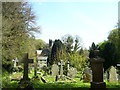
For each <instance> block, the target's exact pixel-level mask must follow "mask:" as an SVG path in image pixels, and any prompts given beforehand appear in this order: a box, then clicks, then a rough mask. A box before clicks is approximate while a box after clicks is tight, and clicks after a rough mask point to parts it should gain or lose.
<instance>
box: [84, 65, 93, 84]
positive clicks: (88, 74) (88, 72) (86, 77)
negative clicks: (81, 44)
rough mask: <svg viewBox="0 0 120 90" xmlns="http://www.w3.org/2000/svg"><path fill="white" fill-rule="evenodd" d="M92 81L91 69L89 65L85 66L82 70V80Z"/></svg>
mask: <svg viewBox="0 0 120 90" xmlns="http://www.w3.org/2000/svg"><path fill="white" fill-rule="evenodd" d="M91 81H92V70H91V69H90V68H89V67H85V69H84V71H83V82H91Z"/></svg>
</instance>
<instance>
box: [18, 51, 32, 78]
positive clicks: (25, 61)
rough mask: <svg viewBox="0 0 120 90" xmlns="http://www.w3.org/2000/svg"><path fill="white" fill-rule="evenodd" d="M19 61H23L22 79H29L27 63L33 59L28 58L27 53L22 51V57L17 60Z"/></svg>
mask: <svg viewBox="0 0 120 90" xmlns="http://www.w3.org/2000/svg"><path fill="white" fill-rule="evenodd" d="M18 62H19V63H24V73H23V79H22V80H29V77H28V63H33V59H28V53H24V57H23V59H20V60H19V61H18Z"/></svg>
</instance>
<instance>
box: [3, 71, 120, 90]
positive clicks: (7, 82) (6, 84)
mask: <svg viewBox="0 0 120 90" xmlns="http://www.w3.org/2000/svg"><path fill="white" fill-rule="evenodd" d="M19 75H21V73H19V74H16V76H15V74H14V75H12V74H11V75H9V76H7V77H6V76H3V88H17V86H18V83H19V81H10V79H9V77H11V76H14V77H18V76H19ZM33 76H34V74H33V73H31V74H29V77H30V78H31V82H32V83H33V86H34V87H35V88H46V89H47V88H48V89H49V88H51V89H53V88H62V89H70V88H76V89H77V88H86V89H88V88H90V83H83V82H82V81H80V78H74V80H75V81H77V82H76V83H67V82H66V83H63V82H59V83H52V82H53V81H55V78H54V77H50V78H45V79H46V80H47V81H48V83H43V82H42V81H41V80H38V79H32V77H33ZM40 77H41V76H40V75H39V78H40ZM106 84H107V88H115V90H119V89H120V83H108V82H106Z"/></svg>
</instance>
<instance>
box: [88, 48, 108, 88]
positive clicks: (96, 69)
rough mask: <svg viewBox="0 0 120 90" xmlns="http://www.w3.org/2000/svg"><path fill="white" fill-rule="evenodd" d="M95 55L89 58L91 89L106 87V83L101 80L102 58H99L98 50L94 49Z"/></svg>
mask: <svg viewBox="0 0 120 90" xmlns="http://www.w3.org/2000/svg"><path fill="white" fill-rule="evenodd" d="M94 54H95V57H92V58H91V59H90V62H91V69H92V82H91V89H93V88H102V89H105V88H106V83H105V82H103V62H104V59H102V58H100V57H99V56H98V55H99V50H94Z"/></svg>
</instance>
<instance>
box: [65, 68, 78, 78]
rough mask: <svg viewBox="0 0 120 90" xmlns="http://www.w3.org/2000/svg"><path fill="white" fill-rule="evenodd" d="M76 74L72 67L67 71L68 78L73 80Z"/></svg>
mask: <svg viewBox="0 0 120 90" xmlns="http://www.w3.org/2000/svg"><path fill="white" fill-rule="evenodd" d="M76 74H77V69H76V68H74V67H70V68H69V70H68V74H67V75H68V77H71V78H75V77H76Z"/></svg>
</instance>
